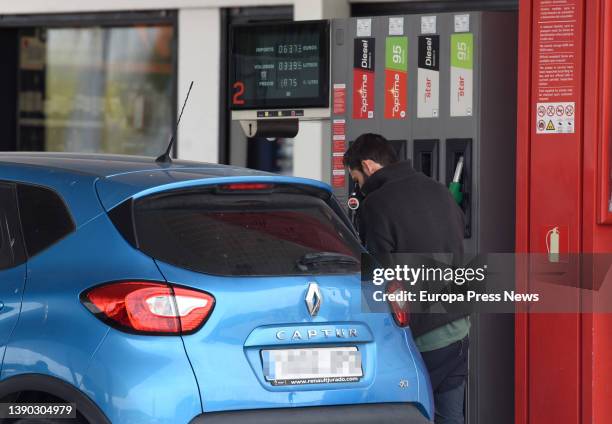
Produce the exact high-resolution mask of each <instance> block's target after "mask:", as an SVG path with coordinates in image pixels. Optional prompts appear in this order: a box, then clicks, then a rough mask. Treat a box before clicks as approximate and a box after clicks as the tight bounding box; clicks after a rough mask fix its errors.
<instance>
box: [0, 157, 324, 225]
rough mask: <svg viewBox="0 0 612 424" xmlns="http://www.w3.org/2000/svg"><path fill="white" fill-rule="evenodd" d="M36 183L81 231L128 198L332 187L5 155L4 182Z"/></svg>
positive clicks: (215, 169)
mask: <svg viewBox="0 0 612 424" xmlns="http://www.w3.org/2000/svg"><path fill="white" fill-rule="evenodd" d="M2 179H5V180H9V181H16V182H21V183H29V184H37V185H41V186H44V187H48V188H51V189H53V190H55V191H56V192H57V193H59V194H60V195H61V196H62V197H63V198H64V200H65V201H66V203H67V204H68V206H69V208H70V210H71V212H72V213H73V217H74V219H75V221H76V222H77V226H79V225H81V224H84V223H86V222H87V221H88V220H90V219H92V218H93V217H95V216H96V215H98V214H99V213H100V212H101V211H100V204H102V206H103V207H104V209H105V210H107V211H109V210H111V209H112V208H114V207H115V206H117V205H118V204H120V203H122V202H123V201H125V200H127V199H129V198H136V197H141V196H146V195H150V194H153V193H157V192H162V191H167V190H174V189H180V188H186V187H195V186H200V185H207V184H223V183H229V182H250V181H266V182H274V183H289V184H306V185H310V186H314V187H318V188H320V189H323V190H326V191H331V187H329V185H327V184H324V183H322V182H320V181H316V180H310V179H306V178H297V177H287V176H282V175H277V174H272V173H268V172H262V171H256V170H252V169H247V168H240V167H236V166H229V165H219V164H211V163H202V162H194V161H184V160H173V161H172V162H170V163H158V162H155V159H154V158H152V157H141V156H125V155H104V154H85V153H49V152H36V153H34V152H10V153H8V152H1V153H0V180H2Z"/></svg>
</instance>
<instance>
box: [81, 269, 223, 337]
mask: <svg viewBox="0 0 612 424" xmlns="http://www.w3.org/2000/svg"><path fill="white" fill-rule="evenodd" d="M81 302H82V303H83V304H84V305H85V306H86V307H87V309H89V311H90V312H92V313H93V314H94V315H96V316H97V317H98V318H100V319H101V320H102V321H105V322H107V323H109V324H110V325H112V326H113V327H116V328H119V329H121V330H124V331H128V332H132V333H145V334H167V335H178V334H181V333H182V334H186V333H192V332H194V331H195V330H197V329H198V328H199V327H200V326H201V325H202V324H203V323H204V321H206V319H207V318H208V316H209V315H210V313H211V312H212V309H213V307H214V305H215V298H214V297H213V296H212V295H210V294H208V293H204V292H201V291H197V290H192V289H187V288H183V287H171V286H169V285H168V284H164V283H155V282H148V281H122V282H117V283H110V284H106V285H103V286H98V287H94V288H93V289H90V290H88V291H86V292H84V293H83V294H82V295H81Z"/></svg>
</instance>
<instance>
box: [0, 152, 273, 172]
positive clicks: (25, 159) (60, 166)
mask: <svg viewBox="0 0 612 424" xmlns="http://www.w3.org/2000/svg"><path fill="white" fill-rule="evenodd" d="M2 163H9V164H20V165H24V166H31V167H38V168H45V169H55V170H59V171H63V172H66V173H74V174H75V175H77V176H78V175H89V176H95V177H99V178H109V177H114V176H118V175H125V174H129V173H133V172H147V171H171V170H181V169H182V170H185V169H191V170H194V171H196V170H197V171H199V172H198V173H199V174H201V175H202V178H206V177H207V176H208V177H218V176H220V175H224V176H244V175H250V176H252V175H270V174H269V173H267V172H261V171H254V170H251V169H246V168H240V167H236V166H228V165H219V164H212V163H202V162H195V161H185V160H178V159H174V160H172V162H171V163H158V162H155V159H154V158H152V157H146V156H128V155H110V154H96V153H64V152H57V153H55V152H1V153H0V164H2Z"/></svg>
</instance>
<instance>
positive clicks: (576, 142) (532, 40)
mask: <svg viewBox="0 0 612 424" xmlns="http://www.w3.org/2000/svg"><path fill="white" fill-rule="evenodd" d="M553 6H555V7H560V8H559V9H553ZM551 30H553V32H551ZM559 31H560V32H559ZM553 33H556V34H557V35H556V36H555V35H553V36H551V34H553ZM560 33H561V34H565V36H566V37H565V38H566V39H567V40H570V41H571V42H570V43H569V44H567V43H559V40H562V39H563V38H562V37H560V36H559V35H558V34H560ZM551 58H555V60H556V61H557V63H558V64H559V63H560V64H561V65H555V66H551V65H550V63H551V62H550V59H551ZM518 72H519V76H518V127H517V133H518V137H517V193H516V196H517V197H516V202H517V210H516V216H517V226H516V228H517V234H516V250H517V252H524V253H527V252H533V253H545V252H546V243H545V242H544V240H545V238H546V233H547V231H548V230H549V229H550V228H552V227H558V229H559V231H560V232H561V233H562V234H561V239H562V240H563V242H562V244H563V246H562V247H561V249H562V250H563V249H566V253H570V254H573V253H597V252H612V214H611V213H610V212H608V202H609V199H610V178H611V176H610V160H609V158H610V156H609V155H610V153H611V152H610V150H611V147H610V144H612V141H611V137H610V135H611V134H610V127H611V124H612V114H611V113H610V111H612V108H611V107H610V105H611V104H612V102H611V96H612V0H555V1H554V2H553V1H551V0H520V5H519V70H518ZM568 77H569V78H568ZM561 104H562V105H564V106H568V105H570V106H571V110H570V111H572V112H573V113H574V114H575V116H574V122H573V125H574V127H573V130H571V131H568V130H567V129H566V130H565V131H564V132H563V133H558V132H556V130H554V129H552V130H549V125H552V127H551V128H554V127H555V126H556V124H557V122H558V120H557V118H559V117H560V116H562V117H563V123H564V124H567V122H568V119H569V118H568V115H567V114H566V113H565V112H567V111H568V110H566V111H565V112H563V113H562V114H557V112H556V111H554V113H553V115H550V114H549V113H548V111H547V110H546V108H547V107H548V106H550V105H552V106H554V107H555V108H557V107H559V106H560V105H561ZM542 106H545V108H544V109H543V111H544V112H543V113H542V114H539V113H538V112H539V110H542V109H541V108H542ZM559 119H561V118H559ZM549 121H550V122H551V123H552V124H549ZM542 122H544V127H542V126H540V128H538V126H539V125H541V123H542ZM570 262H571V261H570ZM572 266H575V279H576V281H578V279H582V284H583V285H585V284H589V283H588V281H587V280H589V279H592V278H594V277H592V276H591V274H593V271H594V269H593V266H592V265H590V264H589V262H588V261H587V262H579V261H576V262H575V263H573V264H572ZM589 268H590V269H589ZM570 269H574V268H572V267H570ZM598 271H601V269H598ZM517 276H518V277H517V285H518V287H519V289H523V290H529V287H530V285H532V283H533V278H534V277H533V276H532V275H530V274H529V270H528V269H526V268H525V269H518V274H517ZM596 277H597V278H601V275H599V276H596ZM594 281H598V280H597V279H595V280H594ZM573 301H574V302H575V307H576V309H575V310H576V311H583V312H582V313H578V312H576V313H564V314H530V315H526V314H517V318H516V422H517V424H547V423H551V424H552V423H554V424H561V423H568V424H578V423H580V424H587V423H597V424H599V423H612V402H610V400H611V399H612V383H611V381H612V314H605V313H587V312H584V311H590V310H592V305H590V304H589V303H588V302H590V301H591V300H590V299H589V297H588V296H586V297H582V296H577V297H576V299H573ZM610 304H612V301H610V302H608V307H609V305H610Z"/></svg>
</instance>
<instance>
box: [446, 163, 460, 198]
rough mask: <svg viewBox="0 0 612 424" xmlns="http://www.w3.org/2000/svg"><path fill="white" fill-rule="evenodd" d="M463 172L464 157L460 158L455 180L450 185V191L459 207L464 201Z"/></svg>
mask: <svg viewBox="0 0 612 424" xmlns="http://www.w3.org/2000/svg"><path fill="white" fill-rule="evenodd" d="M462 172H463V156H461V157H460V158H459V160H458V161H457V166H456V167H455V175H454V176H453V180H452V181H451V182H450V184H449V185H448V189H449V190H450V192H451V195H452V196H453V199H455V202H457V204H458V205H461V202H462V201H463V192H462V191H461V183H460V181H461V173H462Z"/></svg>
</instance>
